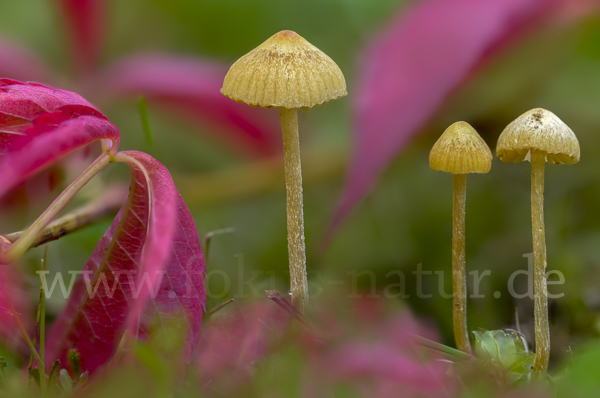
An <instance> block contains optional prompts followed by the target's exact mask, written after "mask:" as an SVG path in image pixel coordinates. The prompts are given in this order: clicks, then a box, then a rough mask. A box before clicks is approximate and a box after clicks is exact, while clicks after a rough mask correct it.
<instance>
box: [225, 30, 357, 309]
mask: <svg viewBox="0 0 600 398" xmlns="http://www.w3.org/2000/svg"><path fill="white" fill-rule="evenodd" d="M221 93H223V94H224V95H225V96H227V97H229V98H231V99H233V100H235V101H238V102H244V103H246V104H248V105H250V106H260V107H264V108H269V107H277V108H279V112H280V115H281V129H282V132H283V149H284V163H285V183H286V188H287V228H288V252H289V262H290V285H291V286H290V288H291V292H292V301H293V303H294V305H295V306H296V308H298V310H300V311H301V312H302V313H303V312H304V308H305V306H306V304H307V302H308V282H307V279H306V254H305V246H304V216H303V209H302V206H303V205H302V170H301V165H300V142H299V136H298V113H297V110H298V108H302V109H304V110H308V109H310V108H312V107H313V106H316V105H322V104H324V103H326V102H329V101H332V100H334V99H337V98H340V97H343V96H345V95H346V81H345V79H344V75H343V74H342V71H341V70H340V68H339V67H338V66H337V65H336V63H335V62H334V61H333V60H332V59H331V58H329V57H328V56H327V55H326V54H325V53H323V52H322V51H321V50H319V49H318V48H316V47H315V46H313V45H312V44H310V43H309V42H308V41H306V40H305V39H304V38H303V37H301V36H300V35H298V34H297V33H295V32H292V31H289V30H284V31H281V32H279V33H276V34H275V35H273V36H271V37H270V38H269V39H267V40H266V41H265V42H264V43H262V44H261V45H260V46H258V47H256V48H255V49H254V50H252V51H250V52H249V53H248V54H246V55H244V56H243V57H241V58H240V59H238V60H237V61H236V62H235V63H234V64H233V65H232V66H231V68H230V69H229V72H227V75H226V76H225V81H224V82H223V88H222V89H221Z"/></svg>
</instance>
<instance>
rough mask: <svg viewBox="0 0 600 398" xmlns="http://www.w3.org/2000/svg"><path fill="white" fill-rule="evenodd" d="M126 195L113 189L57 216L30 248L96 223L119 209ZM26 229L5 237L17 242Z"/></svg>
mask: <svg viewBox="0 0 600 398" xmlns="http://www.w3.org/2000/svg"><path fill="white" fill-rule="evenodd" d="M123 201H124V195H121V192H116V191H111V192H108V194H104V195H102V196H100V197H99V198H98V199H95V200H94V201H93V202H92V203H90V204H87V205H85V206H82V207H79V208H77V209H75V210H73V211H72V212H70V213H68V214H65V215H64V216H62V217H60V218H57V219H56V220H54V221H52V222H51V223H50V224H48V225H47V226H46V228H44V229H43V230H42V231H41V232H40V234H39V235H38V236H37V238H36V240H35V241H34V242H33V243H32V244H31V246H29V248H33V247H38V246H41V245H43V244H45V243H48V242H52V241H55V240H58V239H60V238H62V237H63V236H65V235H68V234H70V233H72V232H75V231H78V230H80V229H82V228H84V227H86V226H88V225H91V224H94V223H96V222H98V221H99V220H101V219H102V218H104V217H106V216H108V215H111V214H114V213H116V212H118V211H119V209H120V208H121V206H122V205H123ZM25 232H26V231H18V232H13V233H10V234H8V235H5V236H4V237H5V238H6V239H7V240H8V241H9V242H11V243H12V242H16V241H17V240H18V239H19V238H20V237H21V236H23V235H24V234H25Z"/></svg>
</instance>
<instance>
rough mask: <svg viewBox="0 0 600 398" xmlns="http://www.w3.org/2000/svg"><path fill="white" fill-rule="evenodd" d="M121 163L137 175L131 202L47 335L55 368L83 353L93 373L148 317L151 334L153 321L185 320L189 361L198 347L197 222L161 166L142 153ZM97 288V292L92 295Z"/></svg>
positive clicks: (202, 295)
mask: <svg viewBox="0 0 600 398" xmlns="http://www.w3.org/2000/svg"><path fill="white" fill-rule="evenodd" d="M117 158H118V160H119V161H123V162H125V163H127V164H128V165H129V167H130V169H131V172H132V182H131V188H130V193H129V198H128V200H127V202H126V203H125V204H124V205H123V207H122V208H121V211H120V212H119V214H118V215H117V217H116V218H115V221H114V222H113V224H112V225H111V227H110V228H109V230H108V231H107V232H106V234H105V235H104V237H103V238H102V239H101V240H100V242H99V243H98V246H97V247H96V249H95V250H94V252H93V253H92V256H91V257H90V259H89V260H88V262H87V264H86V265H85V268H84V274H83V275H81V276H80V277H79V278H78V279H77V281H76V282H75V285H74V288H73V292H72V294H71V295H70V297H69V300H68V302H67V305H66V307H65V309H64V310H63V312H62V313H61V314H60V316H59V317H58V319H57V321H56V322H55V324H54V325H53V327H52V329H51V331H50V333H49V334H48V346H47V354H46V358H47V360H48V363H49V364H50V363H52V362H54V361H55V360H56V359H60V360H61V362H62V363H67V362H66V356H67V353H68V351H69V350H70V349H72V348H76V349H77V351H79V353H80V355H81V364H82V368H83V369H86V370H89V371H90V372H93V371H94V370H96V369H97V368H98V367H99V366H101V365H102V364H104V363H105V362H106V361H107V360H108V359H109V358H110V357H111V356H112V354H113V353H114V351H115V349H116V347H117V344H118V343H119V341H120V339H121V336H122V334H123V331H124V330H125V328H126V327H127V326H128V324H129V325H131V324H133V325H134V326H135V329H137V326H138V324H137V321H138V320H139V319H140V316H141V315H142V316H141V324H140V325H139V326H140V327H141V328H142V330H144V333H146V332H150V333H151V330H150V331H149V330H147V329H146V327H147V325H148V324H149V322H150V320H151V319H153V318H154V317H158V319H159V320H160V321H161V323H162V321H164V320H165V319H166V318H169V317H173V316H175V315H178V314H181V315H184V316H185V319H186V320H187V326H188V328H187V333H188V334H187V338H186V341H185V346H184V347H183V352H184V357H185V359H186V361H188V362H189V359H190V355H191V352H192V351H193V349H194V348H195V346H196V344H197V343H198V339H199V335H200V326H201V321H202V311H203V307H204V305H205V303H206V291H205V288H204V280H203V275H204V273H205V270H206V268H205V264H204V258H203V256H202V251H201V249H200V241H199V238H198V232H197V229H196V226H195V224H194V220H193V218H192V216H191V214H190V212H189V210H188V209H187V207H186V205H185V203H184V202H183V199H182V198H181V196H180V195H179V193H178V192H177V189H176V188H175V185H174V183H173V180H172V179H171V176H170V175H169V172H168V171H167V169H166V168H165V167H164V166H163V165H162V164H160V163H159V162H158V161H156V160H155V159H153V158H152V157H150V156H149V155H146V154H143V153H140V152H124V153H120V154H118V155H117ZM161 273H162V277H161V275H160V274H161ZM85 275H88V282H87V283H86V276H85ZM91 286H97V287H98V289H97V290H96V293H95V294H94V295H93V296H92V295H91V294H89V292H88V287H91ZM92 292H94V290H93V289H92ZM142 312H143V314H142ZM136 331H137V330H136Z"/></svg>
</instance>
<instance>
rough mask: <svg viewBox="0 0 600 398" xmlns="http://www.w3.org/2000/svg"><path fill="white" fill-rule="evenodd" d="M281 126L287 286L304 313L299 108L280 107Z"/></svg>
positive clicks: (304, 279)
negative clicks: (288, 278)
mask: <svg viewBox="0 0 600 398" xmlns="http://www.w3.org/2000/svg"><path fill="white" fill-rule="evenodd" d="M280 114H281V130H282V132H283V152H284V164H285V185H286V190H287V229H288V254H289V262H290V288H291V291H292V302H293V304H294V306H296V308H297V309H298V310H299V311H300V313H301V314H304V309H305V307H306V305H307V304H308V280H307V277H306V253H305V246H304V213H303V203H302V167H301V162H300V138H299V136H298V111H297V110H296V109H287V108H280Z"/></svg>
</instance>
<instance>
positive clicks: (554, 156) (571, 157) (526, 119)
mask: <svg viewBox="0 0 600 398" xmlns="http://www.w3.org/2000/svg"><path fill="white" fill-rule="evenodd" d="M532 150H538V151H543V152H544V153H545V154H546V161H547V162H548V163H550V164H554V163H556V164H562V163H565V164H573V163H577V162H579V141H577V137H575V134H574V133H573V131H572V130H571V129H570V128H569V126H567V125H566V124H565V123H564V122H563V121H562V120H560V119H559V118H558V116H556V115H555V114H554V113H552V112H550V111H547V110H546V109H542V108H536V109H532V110H530V111H528V112H525V113H524V114H522V115H521V116H519V117H518V118H516V119H515V120H514V121H513V122H512V123H510V124H509V125H508V126H506V128H505V129H504V131H503V132H502V134H500V137H499V138H498V145H497V146H496V155H497V156H498V157H499V158H500V160H502V161H503V162H506V163H510V162H522V161H523V160H530V152H531V151H532Z"/></svg>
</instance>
